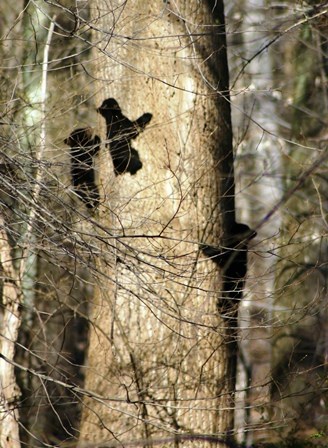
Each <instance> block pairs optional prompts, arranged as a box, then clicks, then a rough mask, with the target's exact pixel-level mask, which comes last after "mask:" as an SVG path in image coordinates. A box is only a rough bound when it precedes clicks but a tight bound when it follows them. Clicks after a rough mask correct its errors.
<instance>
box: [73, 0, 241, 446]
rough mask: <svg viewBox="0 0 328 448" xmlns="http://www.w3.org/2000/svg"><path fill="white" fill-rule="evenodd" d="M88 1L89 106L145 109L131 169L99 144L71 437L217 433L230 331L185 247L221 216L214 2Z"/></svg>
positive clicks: (211, 232) (222, 132) (224, 207)
mask: <svg viewBox="0 0 328 448" xmlns="http://www.w3.org/2000/svg"><path fill="white" fill-rule="evenodd" d="M95 3H96V5H95V10H94V11H95V14H99V19H98V20H95V23H94V26H95V28H96V29H97V30H101V31H98V32H97V33H96V34H95V38H94V42H95V43H96V48H95V61H96V66H95V73H94V75H95V76H96V77H97V79H98V80H99V81H98V89H97V90H98V92H99V93H98V95H97V106H99V105H100V104H101V103H102V101H103V100H104V99H105V98H108V97H113V98H115V99H116V100H117V101H118V103H119V105H120V106H121V108H122V110H123V113H124V115H126V116H127V117H128V118H130V119H132V120H135V119H137V118H138V117H139V116H140V115H142V114H143V113H145V112H150V113H152V114H153V119H152V121H151V123H150V124H149V125H148V127H147V129H146V130H145V131H144V132H143V133H142V134H141V135H140V136H139V137H138V139H137V140H135V141H134V144H133V146H134V147H135V148H136V149H137V150H138V151H139V154H140V158H141V160H142V162H143V168H142V169H141V170H140V171H138V173H137V174H136V175H134V176H131V175H130V174H128V173H126V174H123V175H119V176H115V175H114V172H113V167H112V163H111V160H110V155H109V151H108V149H107V148H103V151H102V154H101V161H102V163H101V164H100V177H101V183H102V185H103V192H104V195H105V196H104V200H103V203H102V205H101V206H100V209H99V216H100V220H101V223H102V225H103V230H102V233H101V237H102V240H103V242H104V243H103V246H102V248H101V252H100V254H101V256H99V257H98V268H99V271H100V275H99V287H98V292H97V294H96V297H95V300H94V303H93V313H92V324H91V328H92V331H91V340H90V347H89V359H88V373H87V378H86V388H87V389H88V390H90V391H93V392H95V393H96V394H97V397H98V398H97V399H94V398H89V399H88V400H86V402H85V407H84V413H83V416H82V425H81V437H80V441H81V446H83V442H84V441H86V440H88V441H100V440H110V439H112V438H117V439H119V440H135V439H147V440H150V439H156V438H158V437H163V436H164V435H167V434H170V435H171V436H172V439H173V440H174V438H176V439H175V444H176V445H177V444H178V435H179V434H211V435H213V434H214V435H217V436H218V437H221V438H223V437H225V436H226V435H227V433H228V432H229V431H230V430H231V429H232V427H233V418H232V415H233V412H232V408H233V406H232V405H233V392H234V390H233V389H234V372H232V371H231V368H232V366H233V364H234V363H229V362H228V359H229V357H230V356H231V351H232V349H231V347H232V346H234V344H232V345H229V344H226V339H227V337H229V336H228V334H227V328H226V325H227V324H226V322H224V321H222V319H221V318H220V316H219V314H218V312H217V299H218V296H219V294H220V285H219V282H218V272H217V269H216V267H215V265H214V263H213V262H212V261H210V260H206V259H205V258H204V256H203V255H202V253H201V252H200V250H199V243H201V242H206V243H209V244H215V245H217V244H218V243H219V236H220V229H221V228H222V226H223V227H225V226H226V227H228V225H227V224H225V223H226V221H227V220H230V222H232V221H233V220H234V197H233V192H234V184H233V170H232V163H231V162H232V152H231V149H232V143H231V123H230V105H229V101H228V99H229V95H228V70H227V61H226V47H225V35H224V19H223V5H222V2H221V1H219V2H210V1H209V2H205V1H204V2H189V0H180V1H177V2H172V3H169V2H164V3H162V2H145V1H143V0H137V1H133V2H125V1H113V2H111V3H110V5H111V8H112V9H111V10H110V11H109V10H108V3H107V2H105V1H104V0H97V1H96V2H95ZM212 3H213V5H212ZM99 122H100V123H101V125H103V128H104V124H105V122H104V120H103V119H102V117H101V116H99ZM104 135H105V132H104V134H103V136H104ZM223 171H224V172H223ZM223 189H224V191H222V190H223ZM227 192H228V194H224V193H227ZM222 193H223V194H222ZM228 211H229V212H230V213H229V214H228V213H227V212H228ZM223 212H224V218H222V216H223V215H222V213H223ZM230 337H231V336H230ZM233 355H234V354H233ZM101 397H102V398H101ZM198 443H200V444H201V445H202V446H204V441H202V442H198ZM166 446H169V445H166Z"/></svg>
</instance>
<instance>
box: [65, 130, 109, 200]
mask: <svg viewBox="0 0 328 448" xmlns="http://www.w3.org/2000/svg"><path fill="white" fill-rule="evenodd" d="M64 143H66V145H68V146H70V147H71V151H70V152H71V175H72V182H73V185H74V191H75V192H76V194H77V195H78V196H79V198H80V199H81V200H82V201H83V202H84V203H85V205H86V206H87V207H88V208H94V207H96V206H97V205H98V204H99V191H98V187H97V185H96V183H95V173H94V169H93V157H94V156H95V155H96V154H97V153H98V152H99V150H100V146H99V145H100V138H99V137H98V135H95V136H94V137H92V132H91V130H90V129H89V128H84V129H75V131H73V132H72V133H71V135H70V136H69V137H68V138H66V139H65V140H64Z"/></svg>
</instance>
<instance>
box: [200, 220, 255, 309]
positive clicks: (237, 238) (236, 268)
mask: <svg viewBox="0 0 328 448" xmlns="http://www.w3.org/2000/svg"><path fill="white" fill-rule="evenodd" d="M255 236H256V232H255V231H254V230H252V229H250V228H249V227H248V226H247V225H246V224H240V223H237V222H236V223H235V224H234V226H233V227H232V229H231V230H230V232H229V235H228V237H227V239H226V241H225V243H224V247H222V248H217V247H213V246H208V245H201V250H202V252H203V254H204V255H206V256H207V257H209V258H211V259H212V260H213V262H214V263H216V264H217V265H218V266H220V268H221V269H222V280H223V288H222V289H223V291H222V298H221V299H220V300H219V301H218V308H219V310H220V311H221V312H222V311H227V310H228V309H229V308H231V307H232V306H233V305H234V304H236V303H237V302H239V301H240V300H241V299H242V298H243V290H244V285H245V277H246V274H247V252H248V242H249V240H251V239H252V238H254V237H255Z"/></svg>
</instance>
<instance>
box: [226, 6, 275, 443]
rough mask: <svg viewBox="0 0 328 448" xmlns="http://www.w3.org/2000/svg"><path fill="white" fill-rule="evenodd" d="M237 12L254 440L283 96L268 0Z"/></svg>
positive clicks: (245, 412) (246, 355)
mask: <svg viewBox="0 0 328 448" xmlns="http://www.w3.org/2000/svg"><path fill="white" fill-rule="evenodd" d="M236 13H237V14H240V15H241V16H242V17H243V21H242V26H241V29H240V33H238V34H237V33H236V36H232V37H231V39H237V40H238V39H240V37H239V36H242V42H240V43H239V45H238V46H236V45H234V46H231V48H232V49H233V50H232V52H231V59H232V64H231V65H232V66H234V65H235V67H234V70H233V76H232V98H233V106H235V107H233V109H232V110H233V112H232V116H233V123H234V131H235V137H236V142H237V145H236V186H237V187H236V214H237V217H238V219H239V220H241V221H242V222H246V223H248V224H249V225H251V226H252V227H253V228H256V230H257V234H258V235H257V239H256V241H255V242H254V244H253V250H254V251H255V252H257V253H258V254H259V255H260V256H256V255H253V254H251V253H250V254H249V266H248V274H249V275H248V282H247V284H246V285H247V289H246V291H245V294H244V300H243V302H242V306H241V307H240V326H241V327H242V328H241V342H240V346H241V349H242V353H243V357H242V360H243V362H242V363H240V369H239V371H240V376H239V384H238V389H239V390H241V391H244V390H247V394H246V395H248V396H245V394H244V392H242V394H241V395H239V396H238V404H237V408H238V409H239V413H238V422H237V420H236V425H237V428H236V430H237V431H239V432H240V434H241V438H244V437H245V436H246V437H247V443H248V444H249V443H252V438H253V437H257V438H259V439H261V438H262V437H265V432H264V433H263V432H261V431H258V425H260V423H259V422H260V421H266V418H267V413H266V411H265V410H266V406H265V405H268V403H269V401H270V390H269V384H270V383H269V379H270V374H271V335H272V329H271V322H272V311H273V299H274V291H275V264H276V261H277V258H276V257H275V256H274V255H273V254H272V252H273V251H274V248H275V246H277V245H278V237H279V228H280V225H281V212H280V210H277V212H276V213H275V215H274V216H273V217H272V218H271V219H270V220H266V219H265V216H266V214H267V213H268V212H269V211H270V210H271V209H272V208H273V207H274V206H275V204H276V203H277V202H278V201H279V199H280V198H281V194H282V193H281V192H282V186H281V174H280V173H281V172H282V167H281V156H280V152H281V141H279V139H278V137H277V135H278V125H277V121H278V119H277V118H276V117H277V112H276V99H275V97H274V95H273V94H272V91H273V86H274V82H275V80H274V78H273V66H274V60H273V56H272V52H271V51H270V50H265V51H261V49H263V47H264V46H265V44H266V43H267V42H268V31H267V30H263V29H262V28H261V27H262V25H261V24H263V23H265V22H266V21H270V19H272V17H269V15H272V11H270V12H269V11H268V10H267V9H266V3H265V2H264V1H263V0H256V1H255V2H251V4H250V2H248V1H247V0H245V1H244V2H240V3H238V4H236ZM270 48H271V47H270ZM233 58H235V59H233ZM244 61H248V62H246V63H245V62H244ZM236 75H237V76H236ZM237 92H238V94H236V93H237ZM241 92H242V93H245V94H242V95H241V94H240V93H241ZM270 251H271V253H270ZM261 254H263V255H262V256H261ZM242 378H243V379H242ZM249 386H250V387H249ZM242 397H243V398H242ZM239 400H241V401H239ZM243 400H245V401H243ZM248 425H250V427H251V428H252V427H255V426H256V428H257V431H256V432H252V431H251V430H246V431H245V427H246V428H247V426H248ZM245 441H246V440H245Z"/></svg>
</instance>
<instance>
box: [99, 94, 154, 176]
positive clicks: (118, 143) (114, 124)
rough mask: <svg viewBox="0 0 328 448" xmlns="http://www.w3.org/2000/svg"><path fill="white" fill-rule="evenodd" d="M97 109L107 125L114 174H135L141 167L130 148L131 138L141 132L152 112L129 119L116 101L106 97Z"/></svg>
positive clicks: (136, 155) (134, 150)
mask: <svg viewBox="0 0 328 448" xmlns="http://www.w3.org/2000/svg"><path fill="white" fill-rule="evenodd" d="M97 111H98V112H99V113H100V114H101V115H102V116H103V117H104V118H105V120H106V127H107V140H108V143H107V146H109V151H110V154H111V157H112V160H113V165H114V171H115V174H116V175H119V174H124V173H126V172H128V173H130V174H136V172H137V171H139V170H140V169H141V168H142V162H141V160H140V157H139V153H138V151H137V150H136V149H134V148H132V146H131V140H133V139H135V138H136V137H137V136H138V135H139V134H140V132H142V131H143V130H144V129H145V127H146V125H147V124H148V123H149V122H150V120H151V119H152V114H150V113H145V114H143V115H141V117H139V118H138V119H137V120H135V121H130V120H129V119H128V118H127V117H125V116H124V115H123V114H122V111H121V108H120V106H119V104H118V102H117V101H116V100H115V99H114V98H107V99H106V100H104V101H103V103H102V105H101V106H100V107H99V108H98V109H97Z"/></svg>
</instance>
